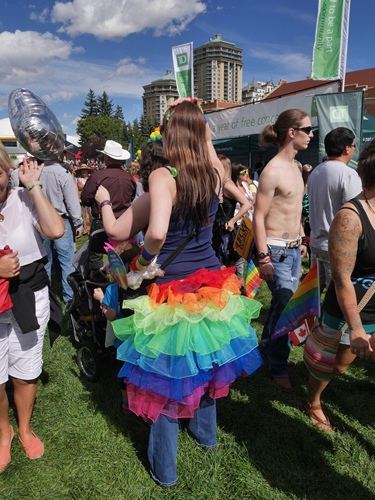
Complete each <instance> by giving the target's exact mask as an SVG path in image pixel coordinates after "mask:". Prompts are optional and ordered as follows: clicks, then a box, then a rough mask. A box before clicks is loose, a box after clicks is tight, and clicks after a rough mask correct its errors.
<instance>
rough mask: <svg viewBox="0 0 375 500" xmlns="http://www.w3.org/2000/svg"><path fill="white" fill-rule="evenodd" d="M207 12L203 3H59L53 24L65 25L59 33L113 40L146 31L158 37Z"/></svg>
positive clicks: (142, 0) (93, 0)
mask: <svg viewBox="0 0 375 500" xmlns="http://www.w3.org/2000/svg"><path fill="white" fill-rule="evenodd" d="M205 10H206V6H205V4H204V3H203V2H202V1H200V0H190V1H188V2H187V1H186V0H164V1H160V0H137V1H134V0H73V1H71V2H66V3H63V2H56V3H55V5H54V6H53V9H52V21H53V22H55V23H62V27H61V28H60V29H59V31H60V32H65V33H67V34H68V35H70V36H77V35H82V34H92V35H94V36H96V37H97V38H99V39H102V40H114V39H120V38H124V37H126V36H128V35H131V34H133V33H139V32H142V31H143V30H146V29H150V30H153V31H154V33H155V35H156V36H160V35H162V34H167V35H174V34H177V33H180V32H182V31H183V30H185V28H186V27H187V25H188V24H189V23H190V22H191V21H192V20H193V19H194V18H195V17H196V16H198V15H199V14H202V13H203V12H205Z"/></svg>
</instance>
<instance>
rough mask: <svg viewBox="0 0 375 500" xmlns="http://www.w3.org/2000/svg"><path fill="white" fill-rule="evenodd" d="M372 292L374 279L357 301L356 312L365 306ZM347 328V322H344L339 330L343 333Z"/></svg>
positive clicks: (374, 285) (374, 288)
mask: <svg viewBox="0 0 375 500" xmlns="http://www.w3.org/2000/svg"><path fill="white" fill-rule="evenodd" d="M374 293H375V281H373V283H372V285H371V286H370V288H369V289H368V290H367V292H366V293H365V294H364V296H363V297H362V299H361V300H360V301H359V304H358V312H361V311H362V309H363V308H364V307H365V305H366V304H367V303H368V301H369V300H370V299H371V297H372V296H373V295H374ZM347 328H348V323H346V322H345V324H344V325H343V326H342V327H341V328H340V332H341V333H344V332H345V330H346V329H347Z"/></svg>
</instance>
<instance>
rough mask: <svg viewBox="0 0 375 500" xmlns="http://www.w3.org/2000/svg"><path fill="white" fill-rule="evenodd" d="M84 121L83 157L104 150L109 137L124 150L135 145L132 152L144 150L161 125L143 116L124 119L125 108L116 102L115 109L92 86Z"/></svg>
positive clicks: (80, 126) (81, 125) (81, 124)
mask: <svg viewBox="0 0 375 500" xmlns="http://www.w3.org/2000/svg"><path fill="white" fill-rule="evenodd" d="M84 106H85V107H84V108H83V109H82V113H81V120H80V121H79V122H78V125H77V133H78V134H79V136H80V143H81V145H82V153H83V157H84V158H96V157H97V156H98V153H97V149H102V147H103V146H104V143H105V141H106V140H108V139H111V140H113V141H116V142H119V143H120V144H122V145H123V147H124V148H125V149H127V148H129V147H130V146H129V145H132V147H131V148H132V151H130V152H131V153H132V154H135V153H136V152H137V150H138V149H142V147H143V145H144V144H146V142H147V140H148V138H149V136H150V134H151V132H153V131H154V129H155V127H157V126H158V125H159V124H158V123H157V121H156V120H150V119H148V118H146V117H145V116H144V115H142V116H141V118H140V119H139V120H138V119H137V118H136V119H135V120H134V121H133V123H130V122H127V123H126V122H125V119H124V113H123V110H122V107H121V106H119V105H117V106H116V109H115V111H113V102H112V100H111V99H110V98H109V96H108V94H107V93H106V92H105V91H104V92H103V94H102V95H101V96H99V97H96V96H95V93H94V91H93V90H92V89H90V90H89V92H88V94H87V98H86V101H85V102H84Z"/></svg>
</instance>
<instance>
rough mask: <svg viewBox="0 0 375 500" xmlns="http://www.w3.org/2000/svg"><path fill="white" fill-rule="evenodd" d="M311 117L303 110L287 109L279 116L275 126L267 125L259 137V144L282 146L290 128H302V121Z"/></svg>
mask: <svg viewBox="0 0 375 500" xmlns="http://www.w3.org/2000/svg"><path fill="white" fill-rule="evenodd" d="M306 116H309V115H308V113H306V111H303V110H302V109H287V110H285V111H283V112H282V113H280V114H279V116H278V117H277V120H276V123H275V124H274V125H266V126H265V127H264V129H263V130H262V132H261V134H260V136H259V144H261V145H263V146H264V145H266V144H272V145H273V146H282V145H283V144H284V142H285V141H286V136H287V133H288V130H289V129H290V128H298V127H300V126H301V123H302V120H303V119H304V118H305V117H306Z"/></svg>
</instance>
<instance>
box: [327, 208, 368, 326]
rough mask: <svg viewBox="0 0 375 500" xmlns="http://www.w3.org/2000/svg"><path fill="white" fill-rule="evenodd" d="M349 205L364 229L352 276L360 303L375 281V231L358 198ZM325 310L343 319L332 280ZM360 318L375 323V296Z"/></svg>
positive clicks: (363, 322) (365, 321)
mask: <svg viewBox="0 0 375 500" xmlns="http://www.w3.org/2000/svg"><path fill="white" fill-rule="evenodd" d="M349 203H352V204H353V205H354V206H355V207H356V209H357V211H358V213H359V217H360V219H361V223H362V228H363V235H362V236H361V238H360V239H359V241H358V251H357V259H356V262H355V266H354V269H353V272H352V276H351V280H352V283H353V285H354V289H355V293H356V296H357V303H358V302H359V301H360V300H361V299H362V297H363V296H364V294H365V293H366V291H367V290H368V288H370V286H371V285H372V283H373V281H374V280H375V229H374V228H373V227H372V224H371V222H370V220H369V218H368V216H367V214H366V212H365V210H364V208H363V206H362V203H361V202H360V201H359V200H357V199H356V198H353V199H352V200H350V201H349ZM323 309H324V311H326V312H327V313H328V314H330V315H331V316H333V317H335V318H340V319H343V314H342V312H341V309H340V306H339V304H338V302H337V297H336V290H335V286H334V283H333V281H332V280H331V283H330V285H329V286H328V290H327V293H326V296H325V299H324V303H323ZM360 317H361V321H362V324H364V325H365V324H372V323H375V294H374V295H373V296H372V298H371V299H370V301H369V302H368V304H367V305H366V306H365V307H364V308H363V309H362V311H361V313H360Z"/></svg>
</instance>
